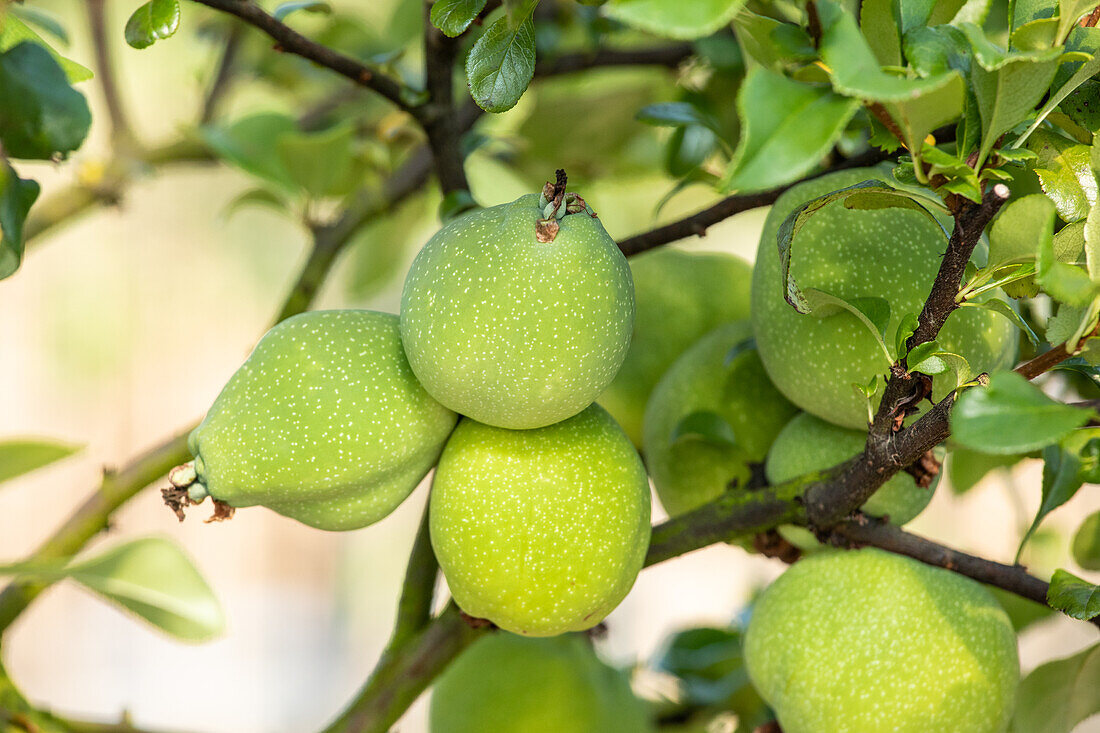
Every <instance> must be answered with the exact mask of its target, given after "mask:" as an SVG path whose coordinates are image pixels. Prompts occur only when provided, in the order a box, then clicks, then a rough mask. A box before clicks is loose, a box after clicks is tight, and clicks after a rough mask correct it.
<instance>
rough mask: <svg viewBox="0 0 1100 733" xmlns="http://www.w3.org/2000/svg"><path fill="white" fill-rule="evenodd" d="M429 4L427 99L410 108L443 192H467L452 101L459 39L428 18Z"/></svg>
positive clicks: (427, 8)
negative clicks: (433, 160) (418, 105)
mask: <svg viewBox="0 0 1100 733" xmlns="http://www.w3.org/2000/svg"><path fill="white" fill-rule="evenodd" d="M430 10H431V3H427V2H425V3H424V75H425V79H426V81H427V91H428V101H427V103H426V104H424V105H422V106H420V107H417V108H415V109H414V110H413V114H414V116H415V117H416V119H417V121H418V122H419V123H420V125H421V127H423V128H424V133H425V134H426V135H427V136H428V145H429V146H430V147H431V149H432V156H433V158H434V159H435V173H436V178H437V179H438V180H439V186H440V188H441V189H442V190H443V193H444V194H447V193H451V192H453V191H468V190H469V188H470V184H469V182H468V181H467V180H466V171H465V167H464V165H463V162H464V160H463V155H462V133H463V132H464V128H463V126H462V124H461V122H460V120H459V116H458V111H457V109H456V107H455V100H454V65H455V59H457V58H458V50H459V43H460V40H459V39H458V38H448V37H447V36H446V35H445V34H443V33H442V32H440V30H439V29H438V28H436V27H435V26H433V25H432V24H431V21H430V20H428V13H429V12H430Z"/></svg>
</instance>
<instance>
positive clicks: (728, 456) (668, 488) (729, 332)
mask: <svg viewBox="0 0 1100 733" xmlns="http://www.w3.org/2000/svg"><path fill="white" fill-rule="evenodd" d="M751 337H752V328H751V326H750V324H749V322H748V321H739V322H737V323H730V324H727V325H725V326H721V327H719V328H717V329H715V330H713V331H711V332H710V333H708V334H707V335H706V336H704V337H703V338H702V339H700V340H699V341H698V342H697V343H696V344H695V345H693V346H692V347H691V348H690V349H688V350H687V351H685V352H684V353H683V354H682V355H681V356H680V358H679V359H677V360H676V362H675V363H674V364H673V365H672V367H671V368H670V369H669V370H668V371H667V372H666V373H665V376H664V377H662V378H661V381H660V382H659V383H658V384H657V388H656V389H655V390H653V396H652V397H650V400H649V406H648V407H647V408H646V418H645V453H646V461H647V465H648V467H649V474H650V477H651V478H652V479H653V485H654V487H656V489H657V495H658V496H660V497H661V504H663V505H664V507H665V510H666V511H667V512H668V513H669V514H671V515H677V514H683V513H684V512H687V511H690V510H691V509H694V508H696V507H697V506H699V505H700V504H704V503H706V502H708V501H710V500H711V499H715V498H717V497H718V496H719V495H721V494H722V492H724V491H727V490H728V489H730V488H733V486H734V485H740V486H744V485H745V484H746V483H747V482H748V480H749V478H750V477H751V474H752V464H754V463H763V462H764V457H765V456H766V455H767V453H768V448H769V447H771V444H772V441H773V440H774V439H775V436H776V435H777V434H778V433H779V431H780V429H782V427H783V426H784V425H785V424H786V423H787V421H788V420H790V419H791V417H792V416H793V415H794V414H795V413H796V412H797V411H798V410H797V408H796V407H795V406H794V405H792V404H791V403H790V402H787V400H786V399H785V398H784V397H783V395H781V394H780V393H779V392H778V391H777V390H776V389H775V387H774V386H772V383H771V382H770V381H769V380H768V375H767V374H766V373H765V372H764V367H763V365H762V364H761V363H760V357H759V356H758V355H757V353H756V350H755V349H752V348H745V349H744V350H743V351H740V352H739V353H738V352H736V351H734V348H735V347H743V346H744V345H745V343H746V341H748V340H749V339H750V338H751ZM731 354H732V355H733V358H732V359H731V358H730V356H731ZM703 413H706V414H709V416H710V417H711V419H712V420H721V421H723V422H724V423H725V425H726V426H728V428H729V429H730V433H731V434H732V440H727V441H714V440H708V439H704V438H701V437H697V436H696V435H692V434H686V435H683V436H681V437H678V438H676V439H674V438H675V437H676V436H675V435H674V433H676V432H677V427H678V426H681V425H682V422H683V421H684V420H685V418H689V416H691V415H693V414H703Z"/></svg>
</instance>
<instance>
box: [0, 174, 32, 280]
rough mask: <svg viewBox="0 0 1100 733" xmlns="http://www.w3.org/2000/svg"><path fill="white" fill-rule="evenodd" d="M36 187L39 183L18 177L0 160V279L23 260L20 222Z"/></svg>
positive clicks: (15, 268)
mask: <svg viewBox="0 0 1100 733" xmlns="http://www.w3.org/2000/svg"><path fill="white" fill-rule="evenodd" d="M39 190H40V189H39V186H38V183H36V182H35V181H31V180H27V179H23V178H20V177H19V176H18V175H17V174H16V173H15V169H14V168H12V167H11V166H10V165H8V164H7V163H6V162H0V280H3V279H4V278H6V277H8V276H9V275H11V274H12V273H14V272H15V271H16V270H18V269H19V263H20V262H22V261H23V224H24V223H25V222H26V220H27V212H28V211H30V209H31V205H32V204H33V203H34V201H35V199H37V198H38V192H39Z"/></svg>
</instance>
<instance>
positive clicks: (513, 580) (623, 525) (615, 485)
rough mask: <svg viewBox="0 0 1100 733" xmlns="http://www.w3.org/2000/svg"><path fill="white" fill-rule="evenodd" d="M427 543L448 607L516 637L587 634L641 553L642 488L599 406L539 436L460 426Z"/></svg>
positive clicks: (440, 472) (434, 500)
mask: <svg viewBox="0 0 1100 733" xmlns="http://www.w3.org/2000/svg"><path fill="white" fill-rule="evenodd" d="M430 514H431V538H432V547H433V548H434V549H435V554H436V557H437V558H438V559H439V565H440V567H441V568H442V570H443V574H444V576H446V578H447V584H448V586H449V587H450V589H451V593H452V594H453V595H454V599H455V601H456V602H457V603H458V605H459V607H461V608H462V610H464V611H465V612H466V613H468V614H470V615H471V616H475V617H478V618H486V619H489V620H490V621H492V622H493V623H495V624H496V625H497V626H499V627H501V628H503V629H506V630H508V631H512V632H514V633H517V634H523V635H525V636H553V635H555V634H561V633H563V632H566V631H580V630H583V629H587V628H590V627H592V626H595V625H596V624H598V623H599V622H600V621H602V620H603V619H604V617H605V616H607V614H609V613H610V612H611V611H612V609H614V608H615V606H617V605H618V604H619V602H620V601H622V599H623V598H624V597H625V596H626V594H627V592H628V591H629V590H630V587H631V586H632V585H633V584H634V579H635V578H636V577H637V575H638V572H639V571H640V570H641V568H642V562H643V561H644V559H645V553H646V550H647V548H648V547H649V532H650V527H649V516H650V505H649V484H648V482H647V481H646V474H645V468H644V467H643V466H642V462H641V459H640V458H639V457H638V453H637V451H635V450H634V446H633V445H631V443H630V440H629V439H628V438H627V437H626V435H624V434H623V431H622V429H621V428H620V427H619V426H618V425H617V424H616V423H615V421H614V420H612V419H611V416H610V415H608V414H607V412H606V411H604V410H603V408H601V407H599V406H598V405H592V406H590V407H589V408H588V409H586V410H585V411H584V412H582V413H580V414H579V415H576V416H574V417H572V418H570V419H568V420H565V421H563V422H560V423H556V424H554V425H550V426H548V427H545V428H536V429H533V430H507V429H505V428H496V427H492V426H490V425H485V424H483V423H479V422H476V421H474V420H469V419H465V420H462V421H461V422H460V423H459V425H458V427H457V428H456V429H455V431H454V434H453V435H452V436H451V439H450V440H449V441H448V442H447V446H446V447H445V448H444V449H443V455H442V456H441V457H440V459H439V467H438V468H437V469H436V472H435V479H434V483H433V484H432V494H431V512H430Z"/></svg>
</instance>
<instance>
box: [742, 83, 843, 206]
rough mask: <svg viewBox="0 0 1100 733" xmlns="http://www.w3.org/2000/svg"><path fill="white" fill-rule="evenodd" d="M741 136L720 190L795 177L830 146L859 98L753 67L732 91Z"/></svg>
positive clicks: (757, 187)
mask: <svg viewBox="0 0 1100 733" xmlns="http://www.w3.org/2000/svg"><path fill="white" fill-rule="evenodd" d="M737 109H738V114H739V115H740V118H741V124H742V135H741V140H740V142H739V143H738V146H737V150H736V151H735V152H734V156H733V160H731V161H730V165H729V169H728V170H727V172H726V177H725V179H724V180H723V182H722V188H723V190H725V191H762V190H767V189H770V188H775V187H776V186H781V185H783V184H785V183H790V182H791V181H794V180H797V179H798V178H799V177H801V176H802V175H804V174H805V173H807V172H808V171H810V170H812V169H813V168H814V167H815V166H816V165H817V164H818V162H819V161H820V160H821V158H822V157H823V156H824V155H825V154H826V153H828V152H829V150H831V149H832V147H833V145H834V144H835V143H836V141H837V139H839V137H840V135H841V133H843V132H844V128H845V126H846V125H847V124H848V121H849V120H850V119H852V117H853V116H854V115H855V113H856V110H858V109H859V101H858V100H855V99H847V98H845V97H841V96H840V95H838V94H835V93H833V92H831V91H829V90H828V89H824V88H821V87H818V86H812V85H809V84H802V83H800V82H796V81H793V80H791V79H788V78H786V77H784V76H782V75H780V74H777V73H775V72H773V71H768V70H767V69H764V68H756V69H753V70H752V71H750V72H749V73H748V75H747V76H746V77H745V81H744V83H743V84H742V86H741V91H740V93H739V94H738V95H737Z"/></svg>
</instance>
